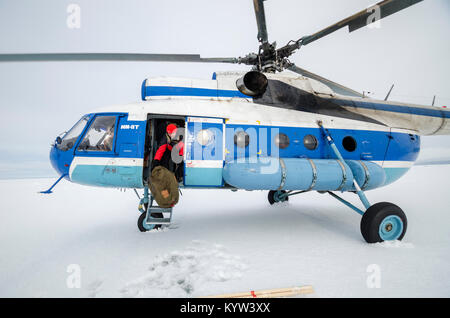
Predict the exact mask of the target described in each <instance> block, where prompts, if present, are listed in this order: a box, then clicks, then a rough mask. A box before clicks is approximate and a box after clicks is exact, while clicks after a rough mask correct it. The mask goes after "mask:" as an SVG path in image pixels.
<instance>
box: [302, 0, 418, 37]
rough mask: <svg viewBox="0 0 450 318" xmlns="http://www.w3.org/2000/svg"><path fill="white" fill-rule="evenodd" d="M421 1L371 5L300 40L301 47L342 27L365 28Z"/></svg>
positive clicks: (388, 0)
mask: <svg viewBox="0 0 450 318" xmlns="http://www.w3.org/2000/svg"><path fill="white" fill-rule="evenodd" d="M421 1H423V0H384V1H381V2H379V3H377V4H376V5H373V6H371V7H369V8H367V9H365V10H362V11H360V12H358V13H356V14H354V15H352V16H351V17H348V18H347V19H344V20H342V21H340V22H338V23H336V24H333V25H331V26H329V27H327V28H325V29H323V30H321V31H319V32H317V33H314V34H313V35H309V36H306V37H304V38H302V45H307V44H309V43H311V42H314V41H316V40H318V39H320V38H323V37H324V36H327V35H329V34H330V33H333V32H335V31H337V30H339V29H342V28H343V27H346V26H348V28H349V32H353V31H356V30H358V29H360V28H363V27H365V26H366V25H369V24H371V23H373V22H375V21H378V20H381V19H383V18H385V17H387V16H390V15H391V14H394V13H396V12H398V11H401V10H403V9H406V8H408V7H410V6H412V5H414V4H416V3H419V2H421Z"/></svg>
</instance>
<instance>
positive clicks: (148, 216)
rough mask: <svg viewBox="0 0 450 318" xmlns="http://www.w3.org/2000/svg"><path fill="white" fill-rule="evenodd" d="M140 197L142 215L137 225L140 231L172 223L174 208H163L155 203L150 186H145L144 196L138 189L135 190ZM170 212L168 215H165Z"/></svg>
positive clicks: (139, 208)
mask: <svg viewBox="0 0 450 318" xmlns="http://www.w3.org/2000/svg"><path fill="white" fill-rule="evenodd" d="M134 192H135V193H136V195H137V196H138V198H139V199H140V202H139V207H138V210H139V212H141V215H140V216H139V218H138V221H137V226H138V228H139V231H141V232H147V231H150V230H154V229H159V228H161V227H162V226H163V225H167V226H168V225H170V223H171V221H172V208H167V209H166V208H161V207H159V206H157V205H156V204H155V200H154V199H153V196H152V195H151V194H149V190H148V187H145V188H144V197H143V198H140V197H139V194H138V193H137V191H136V190H134ZM165 214H168V216H167V217H165V216H164V215H165Z"/></svg>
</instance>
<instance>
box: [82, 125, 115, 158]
mask: <svg viewBox="0 0 450 318" xmlns="http://www.w3.org/2000/svg"><path fill="white" fill-rule="evenodd" d="M115 123H116V117H115V116H98V117H96V118H95V120H94V122H93V123H92V124H91V126H90V127H89V130H88V131H87V133H86V135H85V136H84V138H83V140H82V141H81V143H80V145H79V146H78V150H81V151H112V148H113V140H114V128H115Z"/></svg>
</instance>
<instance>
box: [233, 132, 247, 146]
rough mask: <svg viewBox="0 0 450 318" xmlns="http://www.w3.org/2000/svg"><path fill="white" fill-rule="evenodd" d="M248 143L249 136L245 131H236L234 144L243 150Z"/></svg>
mask: <svg viewBox="0 0 450 318" xmlns="http://www.w3.org/2000/svg"><path fill="white" fill-rule="evenodd" d="M249 143H250V136H249V135H248V134H247V133H246V132H245V131H238V132H236V134H235V135H234V144H235V145H236V146H238V147H239V148H245V147H247V146H248V144H249Z"/></svg>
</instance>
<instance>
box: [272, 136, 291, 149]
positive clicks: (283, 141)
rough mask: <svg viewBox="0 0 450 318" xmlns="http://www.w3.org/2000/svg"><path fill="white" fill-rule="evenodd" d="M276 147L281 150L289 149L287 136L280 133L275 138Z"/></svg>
mask: <svg viewBox="0 0 450 318" xmlns="http://www.w3.org/2000/svg"><path fill="white" fill-rule="evenodd" d="M275 145H277V146H278V148H280V149H285V148H287V147H289V137H288V136H287V135H286V134H283V133H280V134H277V135H276V136H275Z"/></svg>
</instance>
